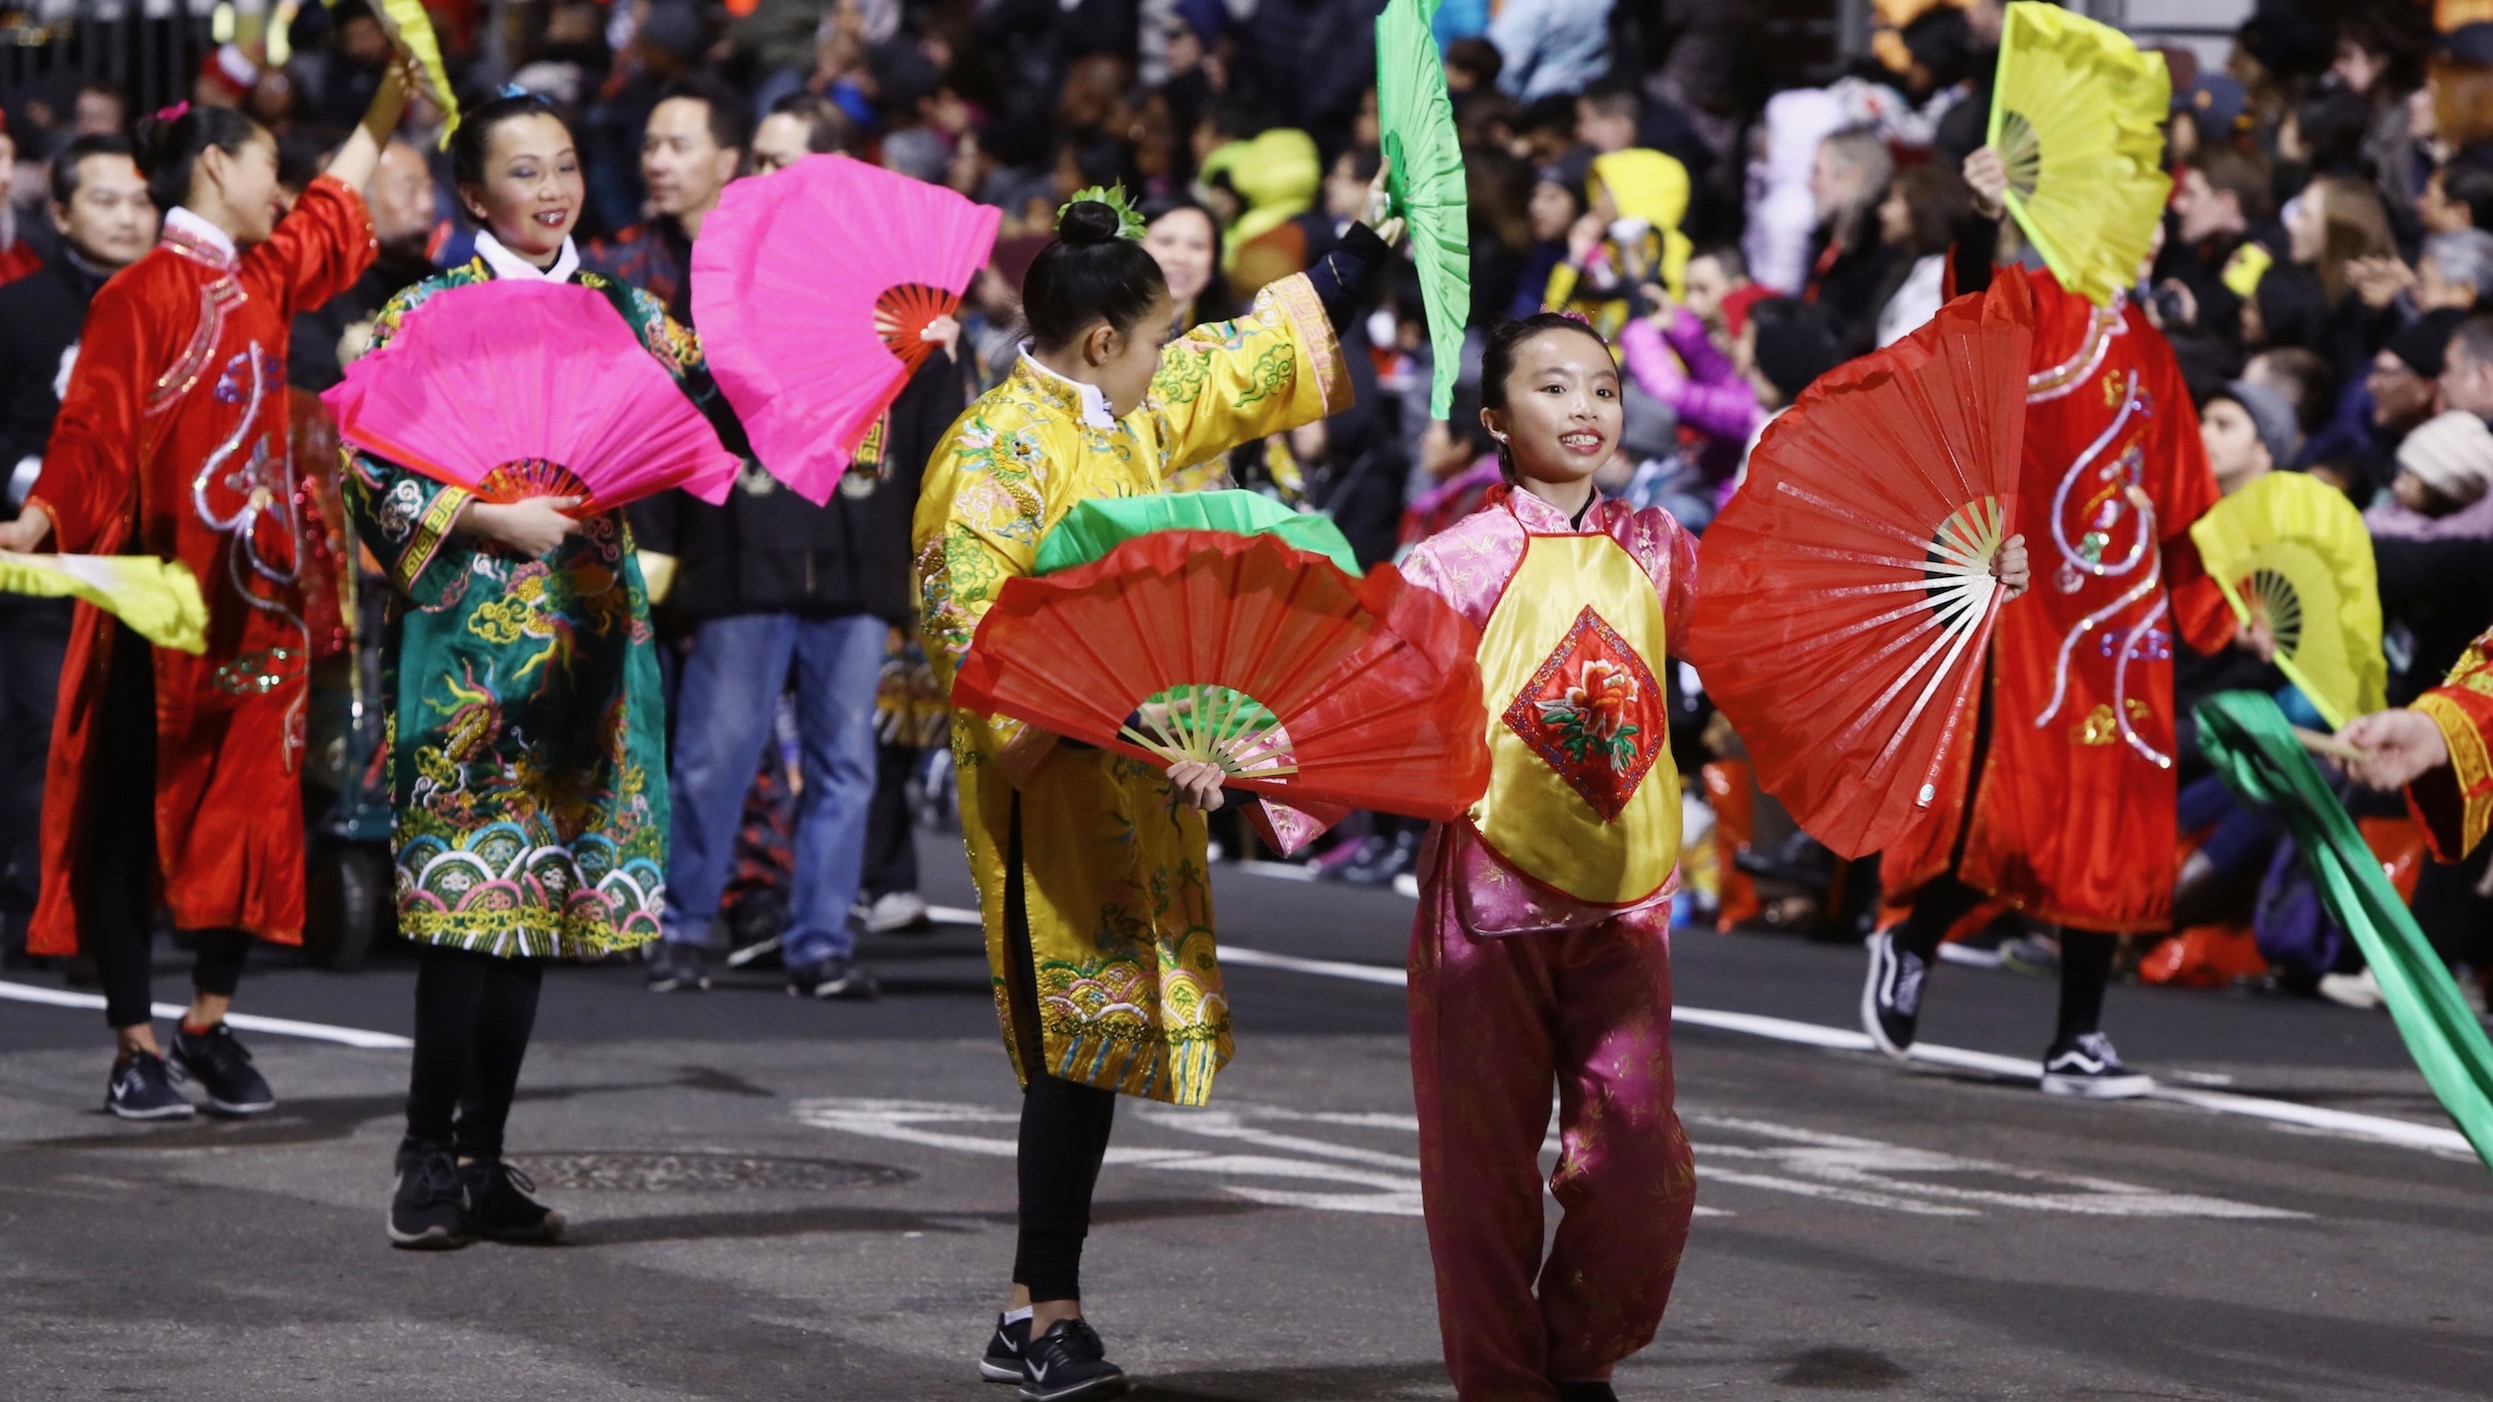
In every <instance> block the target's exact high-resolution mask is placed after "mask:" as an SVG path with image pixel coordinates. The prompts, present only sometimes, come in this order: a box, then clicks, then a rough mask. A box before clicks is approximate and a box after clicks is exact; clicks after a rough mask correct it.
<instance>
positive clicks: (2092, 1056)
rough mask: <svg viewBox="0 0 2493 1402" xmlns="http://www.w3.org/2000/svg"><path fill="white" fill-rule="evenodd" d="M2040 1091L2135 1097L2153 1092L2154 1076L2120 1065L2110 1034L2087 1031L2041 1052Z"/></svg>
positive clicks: (2104, 1097) (2086, 1096)
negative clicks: (2041, 1086)
mask: <svg viewBox="0 0 2493 1402" xmlns="http://www.w3.org/2000/svg"><path fill="white" fill-rule="evenodd" d="M2043 1093H2044V1094H2045V1095H2074V1096H2077V1097H2079V1098H2081V1099H2085V1100H2135V1099H2137V1098H2138V1097H2139V1096H2142V1095H2152V1094H2154V1093H2155V1078H2154V1077H2153V1076H2149V1075H2147V1074H2146V1073H2144V1072H2140V1071H2132V1070H2131V1069H2129V1068H2128V1067H2127V1066H2124V1065H2122V1064H2121V1054H2120V1053H2119V1052H2117V1051H2114V1050H2113V1049H2112V1039H2111V1038H2110V1037H2107V1036H2105V1035H2104V1034H2102V1033H2101V1032H2087V1033H2083V1034H2081V1035H2079V1036H2077V1037H2073V1038H2071V1039H2069V1040H2068V1041H2065V1042H2058V1043H2055V1044H2054V1045H2053V1046H2052V1049H2051V1050H2050V1051H2049V1052H2047V1053H2045V1054H2044V1057H2043Z"/></svg>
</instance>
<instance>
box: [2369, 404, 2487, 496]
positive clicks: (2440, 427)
mask: <svg viewBox="0 0 2493 1402" xmlns="http://www.w3.org/2000/svg"><path fill="white" fill-rule="evenodd" d="M2487 488H2493V429H2489V428H2486V427H2485V423H2484V420H2482V419H2480V418H2477V417H2476V416H2475V415H2473V414H2470V413H2465V412H2463V411H2461V410H2457V409H2453V410H2451V411H2450V412H2448V413H2446V414H2437V415H2435V416H2433V417H2432V418H2430V419H2428V420H2426V421H2425V422H2424V424H2423V426H2422V427H2420V428H2417V429H2416V430H2415V431H2414V432H2413V433H2410V434H2408V435H2407V436H2406V441H2405V442H2404V443H2401V444H2399V445H2398V476H2397V478H2396V480H2395V481H2393V482H2392V483H2391V484H2390V491H2391V494H2392V495H2393V496H2395V497H2396V499H2397V503H2398V505H2400V506H2403V507H2405V508H2406V509H2407V510H2409V511H2412V512H2416V513H2418V514H2420V515H2424V516H2432V517H2440V516H2447V515H2449V514H2451V513H2452V512H2455V511H2457V510H2459V509H2461V508H2463V507H2468V506H2473V505H2475V504H2476V503H2477V502H2479V501H2482V500H2483V499H2484V496H2485V492H2486V489H2487Z"/></svg>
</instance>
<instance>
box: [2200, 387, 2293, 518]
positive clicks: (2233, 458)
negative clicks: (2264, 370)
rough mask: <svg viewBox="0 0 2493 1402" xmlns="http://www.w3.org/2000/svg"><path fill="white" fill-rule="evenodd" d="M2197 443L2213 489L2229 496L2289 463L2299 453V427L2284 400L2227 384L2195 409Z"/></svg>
mask: <svg viewBox="0 0 2493 1402" xmlns="http://www.w3.org/2000/svg"><path fill="white" fill-rule="evenodd" d="M2199 441H2200V442H2202V443H2204V444H2205V445H2206V447H2207V465H2208V467H2209V469H2210V470H2212V471H2213V472H2215V474H2216V489H2217V490H2218V491H2220V492H2222V493H2224V494H2225V495H2226V496H2232V495H2233V494H2234V493H2235V492H2238V491H2240V490H2242V489H2243V488H2244V487H2247V486H2249V485H2250V484H2251V483H2253V482H2255V481H2258V480H2259V479H2260V478H2262V477H2265V476H2267V475H2268V474H2269V473H2271V472H2274V471H2276V470H2277V469H2278V468H2280V467H2283V466H2285V465H2286V464H2288V463H2291V462H2292V461H2293V460H2294V454H2295V453H2296V452H2298V451H2300V449H2301V448H2302V445H2303V434H2302V427H2301V425H2299V424H2297V423H2295V421H2294V409H2293V406H2292V405H2289V404H2287V403H2286V402H2285V396H2284V395H2281V394H2279V393H2277V392H2276V391H2275V390H2272V389H2270V388H2268V387H2267V386H2266V385H2255V384H2251V383H2250V382H2248V381H2246V380H2232V381H2228V382H2227V383H2226V385H2225V387H2224V388H2223V389H2220V390H2218V391H2217V392H2216V393H2214V394H2211V395H2209V396H2208V397H2207V402H2206V403H2205V404H2202V405H2200V406H2199Z"/></svg>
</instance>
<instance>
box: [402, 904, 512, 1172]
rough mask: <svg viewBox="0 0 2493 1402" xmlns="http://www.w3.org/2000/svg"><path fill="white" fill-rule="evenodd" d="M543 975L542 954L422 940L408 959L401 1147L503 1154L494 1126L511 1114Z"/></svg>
mask: <svg viewBox="0 0 2493 1402" xmlns="http://www.w3.org/2000/svg"><path fill="white" fill-rule="evenodd" d="M544 981H545V961H544V960H542V959H505V958H501V957H499V956H497V955H492V954H484V953H480V952H478V951H475V950H469V949H453V948H450V947H448V946H446V945H426V946H425V947H424V949H423V951H422V953H420V954H419V955H418V956H417V961H416V1030H415V1068H414V1070H413V1072H412V1073H411V1074H410V1075H409V1076H408V1078H407V1142H406V1147H408V1148H410V1149H425V1150H439V1149H447V1150H449V1151H451V1152H452V1153H455V1154H457V1155H458V1156H459V1157H461V1158H469V1159H498V1158H500V1157H501V1156H502V1126H503V1124H504V1123H505V1122H506V1121H508V1120H509V1119H510V1117H511V1097H512V1095H513V1094H514V1093H516V1092H517V1091H518V1089H519V1064H520V1061H521V1060H522V1059H523V1058H524V1057H526V1056H527V1055H528V1036H529V1034H530V1033H531V1032H533V1031H534V1030H535V1029H536V1025H537V993H538V991H539V989H540V988H541V987H542V986H543V985H544ZM454 1112H455V1120H454Z"/></svg>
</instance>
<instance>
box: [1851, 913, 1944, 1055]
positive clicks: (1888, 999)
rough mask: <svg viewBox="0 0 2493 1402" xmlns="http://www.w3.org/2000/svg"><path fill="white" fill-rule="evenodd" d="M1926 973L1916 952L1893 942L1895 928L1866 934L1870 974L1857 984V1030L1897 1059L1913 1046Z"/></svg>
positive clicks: (1924, 965) (1926, 969)
mask: <svg viewBox="0 0 2493 1402" xmlns="http://www.w3.org/2000/svg"><path fill="white" fill-rule="evenodd" d="M1929 973H1930V966H1929V965H1927V964H1924V963H1923V962H1922V957H1921V956H1920V955H1918V954H1915V953H1914V952H1913V951H1911V950H1909V949H1899V948H1898V947H1897V946H1896V932H1895V931H1893V930H1881V931H1879V932H1878V933H1877V934H1874V935H1872V936H1870V974H1869V977H1868V978H1867V979H1864V980H1863V981H1862V984H1861V1030H1862V1031H1864V1032H1867V1033H1869V1034H1870V1041H1871V1042H1872V1043H1873V1044H1875V1045H1876V1046H1877V1047H1878V1049H1879V1050H1880V1051H1883V1052H1885V1053H1887V1054H1888V1055H1889V1056H1892V1057H1894V1058H1895V1059H1896V1060H1898V1061H1902V1060H1904V1056H1905V1053H1906V1052H1908V1051H1910V1050H1911V1049H1912V1047H1913V1027H1914V1024H1916V1023H1918V1022H1920V1021H1921V1017H1922V980H1923V979H1924V978H1925V977H1927V976H1928V975H1929Z"/></svg>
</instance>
